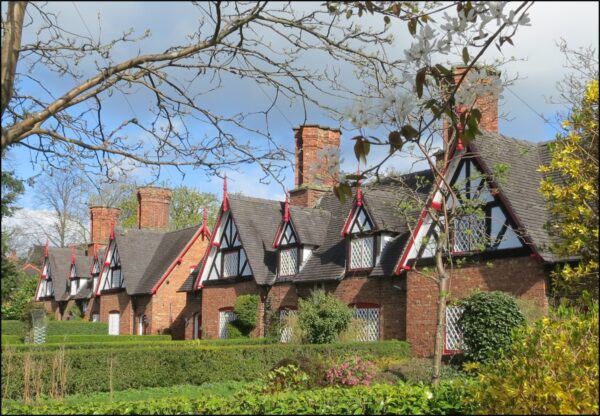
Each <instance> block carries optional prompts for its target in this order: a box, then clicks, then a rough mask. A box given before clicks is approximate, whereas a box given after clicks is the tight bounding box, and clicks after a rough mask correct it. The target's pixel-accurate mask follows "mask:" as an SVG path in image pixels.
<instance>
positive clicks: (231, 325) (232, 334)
mask: <svg viewBox="0 0 600 416" xmlns="http://www.w3.org/2000/svg"><path fill="white" fill-rule="evenodd" d="M225 326H226V327H227V339H239V338H248V335H247V334H246V335H244V334H243V333H242V331H240V328H239V327H238V326H237V325H235V321H233V322H227V324H226V325H225Z"/></svg>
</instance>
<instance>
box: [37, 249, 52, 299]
mask: <svg viewBox="0 0 600 416" xmlns="http://www.w3.org/2000/svg"><path fill="white" fill-rule="evenodd" d="M51 296H54V285H53V284H52V277H51V276H50V264H49V261H48V259H46V261H45V262H44V267H43V268H42V282H41V284H40V289H39V296H38V298H45V297H51Z"/></svg>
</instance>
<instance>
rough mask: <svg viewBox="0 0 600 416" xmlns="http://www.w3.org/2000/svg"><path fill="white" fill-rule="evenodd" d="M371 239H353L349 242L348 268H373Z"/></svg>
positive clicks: (372, 240)
mask: <svg viewBox="0 0 600 416" xmlns="http://www.w3.org/2000/svg"><path fill="white" fill-rule="evenodd" d="M373 242H374V239H373V237H363V238H353V239H352V240H351V241H350V268H351V269H367V268H369V267H373Z"/></svg>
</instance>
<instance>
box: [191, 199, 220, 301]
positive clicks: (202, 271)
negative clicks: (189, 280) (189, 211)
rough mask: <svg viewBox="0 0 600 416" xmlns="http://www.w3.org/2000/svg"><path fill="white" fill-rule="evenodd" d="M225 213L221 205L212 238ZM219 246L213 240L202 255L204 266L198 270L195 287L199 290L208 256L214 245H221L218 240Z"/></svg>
mask: <svg viewBox="0 0 600 416" xmlns="http://www.w3.org/2000/svg"><path fill="white" fill-rule="evenodd" d="M224 214H225V211H223V207H221V211H220V212H219V218H218V219H217V222H216V224H215V228H214V230H213V232H212V238H215V237H216V234H215V233H216V232H217V230H218V229H219V227H220V226H221V221H222V220H223V215H224ZM217 244H218V245H217V246H215V241H211V243H210V244H209V245H208V246H207V247H206V251H205V252H204V255H203V256H202V266H201V267H200V271H199V272H198V276H197V277H196V279H197V281H196V282H195V283H194V289H195V290H198V289H202V283H201V280H202V274H203V273H204V268H205V267H206V260H207V259H208V256H209V254H210V251H211V250H212V248H213V247H217V248H218V247H220V246H221V245H220V244H219V242H217Z"/></svg>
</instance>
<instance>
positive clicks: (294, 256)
mask: <svg viewBox="0 0 600 416" xmlns="http://www.w3.org/2000/svg"><path fill="white" fill-rule="evenodd" d="M286 256H287V257H288V261H286V258H285V257H286ZM298 263H299V262H298V247H296V246H293V247H290V248H284V249H281V250H279V276H294V275H296V274H297V273H298Z"/></svg>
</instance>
